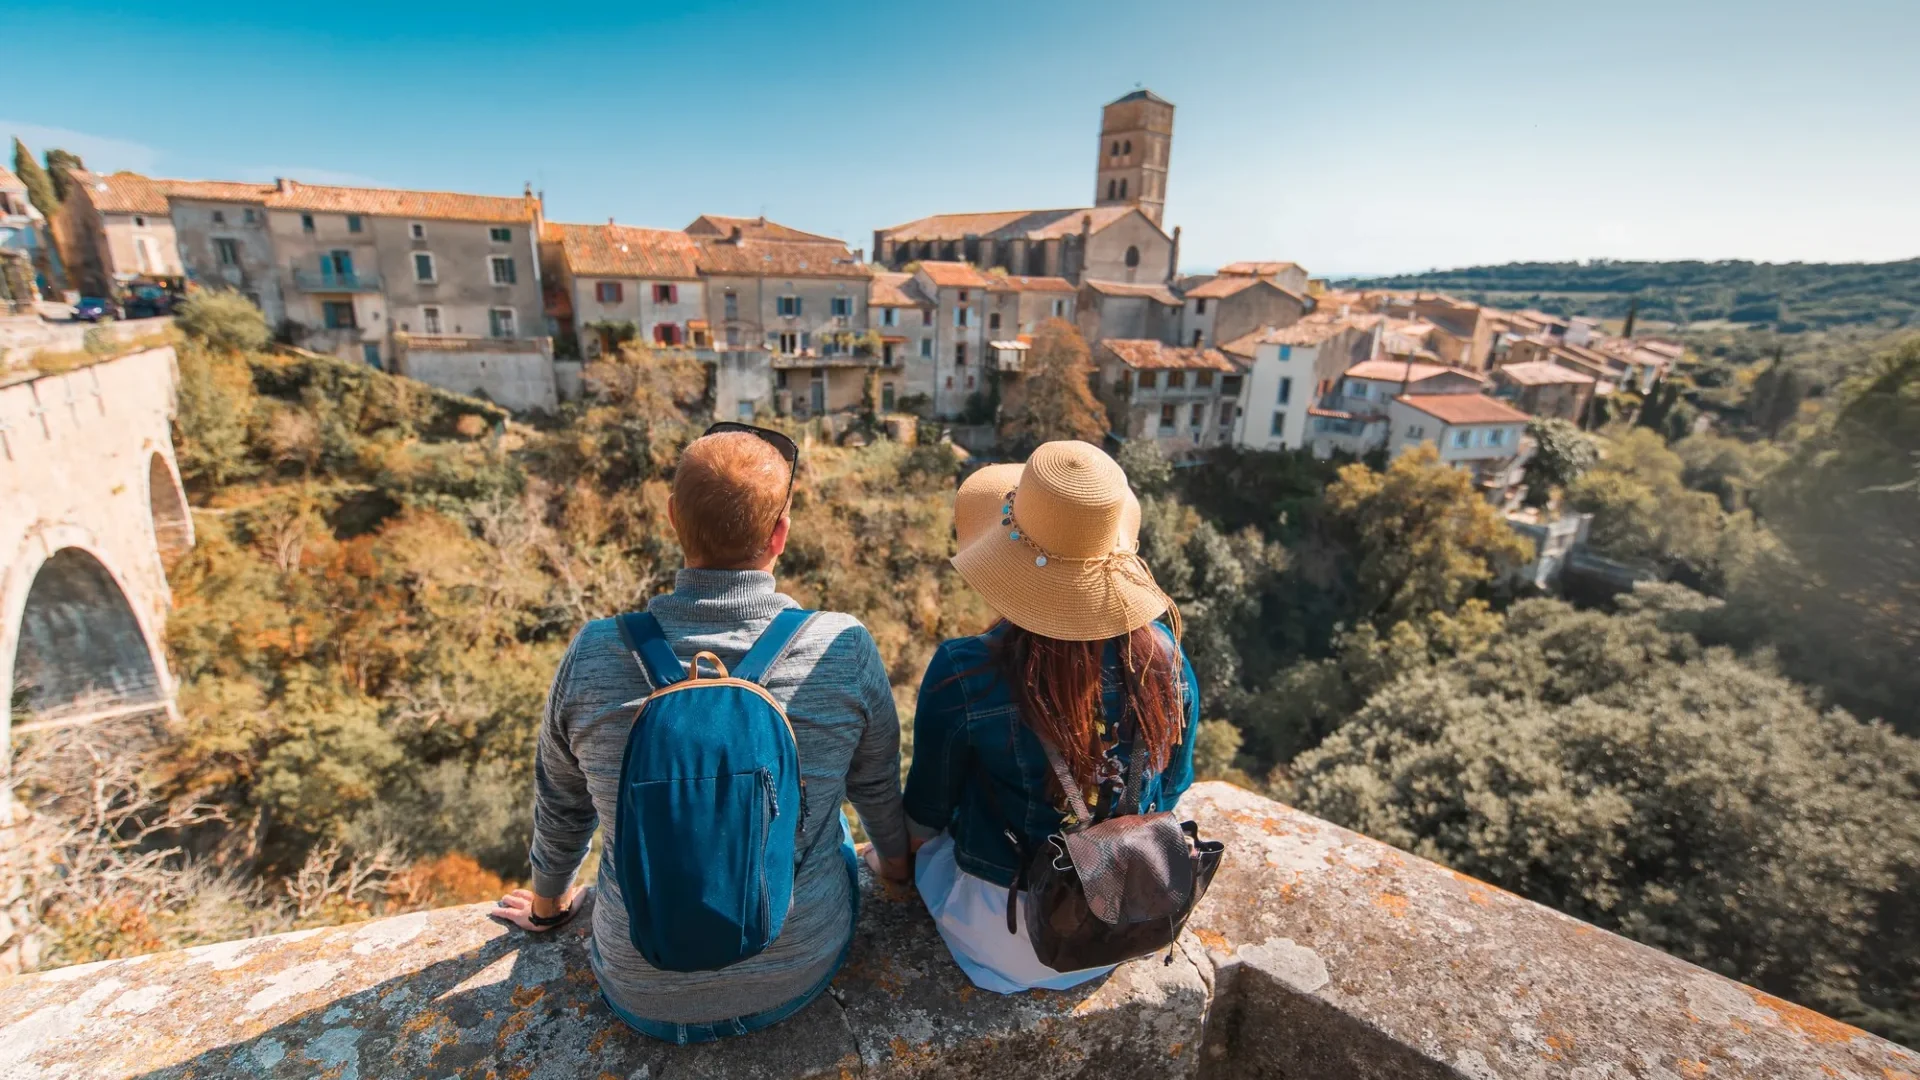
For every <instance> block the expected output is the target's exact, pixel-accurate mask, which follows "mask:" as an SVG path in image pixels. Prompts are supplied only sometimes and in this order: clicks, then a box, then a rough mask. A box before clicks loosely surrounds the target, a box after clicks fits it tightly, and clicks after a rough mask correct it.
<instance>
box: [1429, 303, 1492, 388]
mask: <svg viewBox="0 0 1920 1080" xmlns="http://www.w3.org/2000/svg"><path fill="white" fill-rule="evenodd" d="M1412 312H1413V315H1414V317H1415V318H1418V319H1420V320H1423V321H1424V322H1426V323H1428V324H1429V325H1430V326H1432V327H1433V329H1432V330H1431V331H1430V332H1429V333H1428V334H1427V340H1426V344H1427V347H1428V348H1430V349H1432V350H1433V351H1434V353H1435V354H1436V355H1438V356H1439V358H1440V362H1441V363H1443V364H1450V365H1452V366H1454V367H1463V368H1471V369H1472V370H1474V371H1485V370H1487V368H1488V367H1489V366H1490V365H1491V363H1492V360H1493V343H1494V321H1493V319H1492V318H1491V317H1490V316H1489V313H1488V310H1487V309H1485V308H1482V307H1481V306H1480V305H1479V304H1475V303H1471V302H1469V301H1466V300H1456V299H1454V298H1453V297H1451V296H1441V295H1432V296H1428V295H1421V296H1416V297H1415V298H1414V300H1413V303H1412Z"/></svg>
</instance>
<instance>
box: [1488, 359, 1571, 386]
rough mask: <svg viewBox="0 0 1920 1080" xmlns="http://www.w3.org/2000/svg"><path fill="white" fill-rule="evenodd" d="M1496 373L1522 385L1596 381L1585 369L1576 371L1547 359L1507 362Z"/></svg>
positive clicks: (1499, 376)
mask: <svg viewBox="0 0 1920 1080" xmlns="http://www.w3.org/2000/svg"><path fill="white" fill-rule="evenodd" d="M1494 374H1495V377H1497V378H1504V379H1506V380H1508V381H1509V382H1514V383H1518V384H1519V385H1521V386H1552V385H1554V384H1556V383H1575V384H1580V383H1590V382H1593V381H1594V378H1593V376H1591V375H1589V374H1587V373H1586V372H1584V371H1575V370H1573V369H1572V368H1569V367H1561V366H1560V365H1559V364H1554V363H1549V362H1548V361H1545V360H1531V361H1528V362H1527V363H1524V364H1507V365H1506V366H1504V367H1502V368H1501V369H1500V370H1499V371H1497V372H1495V373H1494Z"/></svg>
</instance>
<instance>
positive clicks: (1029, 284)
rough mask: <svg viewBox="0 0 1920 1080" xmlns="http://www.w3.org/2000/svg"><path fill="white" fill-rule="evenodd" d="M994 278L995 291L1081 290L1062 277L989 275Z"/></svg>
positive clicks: (1055, 291) (1068, 291) (1060, 291)
mask: <svg viewBox="0 0 1920 1080" xmlns="http://www.w3.org/2000/svg"><path fill="white" fill-rule="evenodd" d="M988 276H989V277H990V278H992V279H993V291H995V292H1053V293H1070V292H1079V291H1080V290H1079V289H1078V288H1076V287H1075V286H1074V284H1073V282H1071V281H1068V280H1067V279H1066V278H1060V277H1034V276H1031V275H1027V274H1008V275H1006V276H1005V277H1002V276H1000V275H998V274H990V275H988Z"/></svg>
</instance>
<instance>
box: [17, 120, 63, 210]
mask: <svg viewBox="0 0 1920 1080" xmlns="http://www.w3.org/2000/svg"><path fill="white" fill-rule="evenodd" d="M13 172H14V175H16V176H18V177H19V178H20V182H21V183H23V184H25V185H27V201H28V202H31V203H33V208H34V209H35V210H38V211H40V213H41V215H42V216H43V217H45V218H46V219H47V220H48V221H52V220H53V218H54V215H55V214H58V213H59V212H60V196H59V194H58V192H57V191H56V189H55V188H54V186H53V181H52V180H50V179H48V178H47V170H45V169H43V168H41V167H40V163H39V162H38V161H35V160H34V158H33V151H31V150H28V149H27V144H25V143H23V142H21V141H20V139H19V137H18V136H15V137H14V140H13Z"/></svg>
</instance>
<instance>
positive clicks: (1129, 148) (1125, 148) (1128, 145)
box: [1120, 139, 1133, 154]
mask: <svg viewBox="0 0 1920 1080" xmlns="http://www.w3.org/2000/svg"><path fill="white" fill-rule="evenodd" d="M1120 152H1121V153H1123V154H1131V153H1133V140H1132V139H1128V140H1127V141H1126V142H1125V143H1123V144H1122V145H1121V147H1120Z"/></svg>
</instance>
